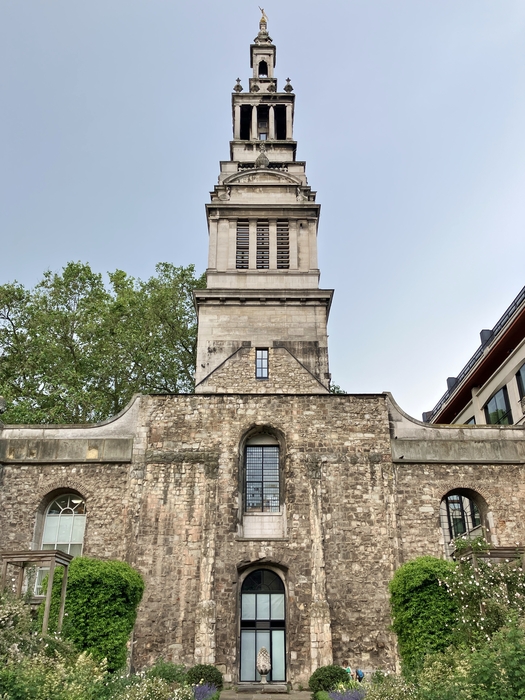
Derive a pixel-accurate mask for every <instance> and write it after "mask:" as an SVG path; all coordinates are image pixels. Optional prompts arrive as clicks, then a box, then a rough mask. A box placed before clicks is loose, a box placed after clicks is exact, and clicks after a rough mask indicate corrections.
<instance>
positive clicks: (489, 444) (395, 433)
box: [386, 393, 525, 464]
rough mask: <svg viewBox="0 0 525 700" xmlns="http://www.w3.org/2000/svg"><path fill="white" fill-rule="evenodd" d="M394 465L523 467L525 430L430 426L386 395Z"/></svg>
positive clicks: (476, 426) (510, 427)
mask: <svg viewBox="0 0 525 700" xmlns="http://www.w3.org/2000/svg"><path fill="white" fill-rule="evenodd" d="M386 397H387V406H388V416H389V422H390V436H391V438H392V459H393V461H394V462H411V463H414V462H415V463H420V462H425V463H426V462H440V463H445V464H446V463H448V464H450V463H472V464H493V463H495V462H496V463H499V464H524V463H525V428H524V427H523V426H509V425H504V426H499V425H431V424H429V423H422V422H421V421H418V420H416V419H415V418H412V417H411V416H409V415H408V414H407V413H405V412H404V411H403V410H402V409H401V408H400V407H399V406H398V405H397V403H396V402H395V400H394V398H393V396H392V395H391V394H389V393H386Z"/></svg>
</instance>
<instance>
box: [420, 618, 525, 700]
mask: <svg viewBox="0 0 525 700" xmlns="http://www.w3.org/2000/svg"><path fill="white" fill-rule="evenodd" d="M524 667H525V630H524V629H523V628H522V627H521V626H519V625H518V624H516V623H512V624H510V625H509V626H508V627H505V628H503V629H501V630H500V631H499V632H497V633H495V634H494V636H493V637H492V639H491V640H490V641H489V642H487V643H486V644H484V645H483V646H481V647H480V648H479V649H476V650H471V649H470V648H468V647H460V648H459V649H454V648H450V649H448V650H447V651H446V652H445V653H442V654H433V655H430V656H429V657H428V658H427V660H426V662H425V665H424V667H423V670H422V671H421V674H420V676H419V686H420V690H419V692H420V697H421V700H514V699H518V698H525V674H524V673H523V668H524Z"/></svg>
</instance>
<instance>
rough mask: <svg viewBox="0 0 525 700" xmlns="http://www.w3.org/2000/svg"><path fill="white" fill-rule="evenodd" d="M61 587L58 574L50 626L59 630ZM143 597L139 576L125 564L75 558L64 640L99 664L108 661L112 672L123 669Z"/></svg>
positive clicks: (72, 565) (69, 590) (142, 585)
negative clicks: (69, 641)
mask: <svg viewBox="0 0 525 700" xmlns="http://www.w3.org/2000/svg"><path fill="white" fill-rule="evenodd" d="M61 585H62V571H61V570H59V571H57V572H56V573H55V577H54V581H53V593H52V618H51V623H52V624H55V625H56V621H57V618H58V609H59V601H60V587H61ZM143 592H144V581H143V580H142V577H141V575H140V574H139V573H138V572H137V571H135V570H134V569H132V568H131V566H129V565H128V564H126V563H125V562H122V561H100V560H98V559H90V558H88V557H77V558H75V559H73V561H72V562H71V564H70V565H69V576H68V583H67V596H66V617H65V619H64V626H63V629H62V633H63V636H64V637H65V638H66V639H70V640H71V641H72V642H73V644H74V645H75V647H76V648H77V649H78V650H79V651H89V652H90V653H91V654H92V655H93V657H94V658H95V659H107V667H108V670H109V671H115V670H117V669H119V668H122V667H123V666H124V664H125V663H126V645H127V642H128V639H129V636H130V634H131V631H132V629H133V625H134V624H135V619H136V617H137V607H138V605H139V603H140V600H141V598H142V594H143ZM41 607H42V606H41ZM50 629H52V625H51V626H50Z"/></svg>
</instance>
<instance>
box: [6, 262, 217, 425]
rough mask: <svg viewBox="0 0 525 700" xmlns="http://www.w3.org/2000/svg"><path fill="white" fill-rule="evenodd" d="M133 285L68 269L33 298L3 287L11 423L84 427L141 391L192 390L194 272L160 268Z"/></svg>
mask: <svg viewBox="0 0 525 700" xmlns="http://www.w3.org/2000/svg"><path fill="white" fill-rule="evenodd" d="M156 273H157V274H156V276H154V277H151V278H150V279H149V280H147V281H142V280H137V279H134V278H132V277H129V276H128V275H126V273H125V272H122V270H116V271H115V272H113V273H109V279H110V285H109V289H107V288H106V287H105V285H104V282H103V280H102V276H101V275H100V274H97V273H95V272H93V271H92V270H91V268H90V267H89V265H84V264H82V263H79V262H78V263H74V262H70V263H68V264H67V265H66V267H64V269H63V270H62V273H61V274H55V273H52V272H50V271H48V272H46V273H44V276H43V279H42V280H41V281H40V282H39V283H38V284H37V285H36V286H35V288H34V289H32V290H27V289H25V288H24V287H23V286H22V285H20V284H18V283H17V282H13V283H9V284H4V285H1V286H0V395H1V396H3V397H4V398H5V399H6V401H7V411H6V413H5V415H4V417H3V420H4V421H5V422H7V423H84V422H89V421H100V420H103V419H106V418H108V417H110V416H112V415H115V414H116V413H118V412H119V411H121V410H122V409H123V408H124V407H125V405H126V404H127V403H128V402H129V400H130V399H131V397H132V396H133V394H134V393H136V392H143V393H179V392H181V391H182V392H184V391H192V390H193V372H194V368H195V353H196V333H197V323H196V316H195V310H194V307H193V297H192V291H193V289H195V288H202V287H204V286H205V281H204V277H200V278H196V277H195V270H194V268H193V266H191V265H190V266H189V267H175V266H173V265H170V264H168V263H159V264H158V265H157V268H156Z"/></svg>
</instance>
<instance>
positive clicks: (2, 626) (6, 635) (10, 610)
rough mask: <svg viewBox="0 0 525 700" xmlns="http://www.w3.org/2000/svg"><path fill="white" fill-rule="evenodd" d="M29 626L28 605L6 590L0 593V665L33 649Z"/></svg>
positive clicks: (32, 638)
mask: <svg viewBox="0 0 525 700" xmlns="http://www.w3.org/2000/svg"><path fill="white" fill-rule="evenodd" d="M31 626H32V621H31V611H30V609H29V605H26V604H25V603H24V602H23V601H22V600H20V599H17V598H15V597H14V595H13V594H11V593H10V592H8V591H7V590H5V591H2V592H0V664H2V663H6V662H7V660H8V659H10V658H13V657H17V656H19V655H20V654H24V653H27V652H28V651H30V650H31V649H32V648H34V646H35V643H36V640H35V638H34V637H33V636H32V635H31Z"/></svg>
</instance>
